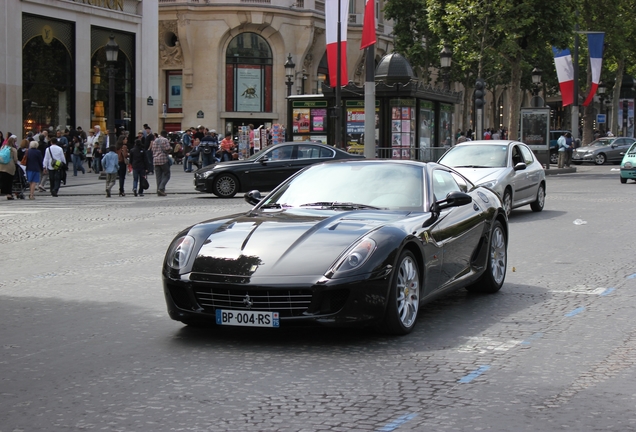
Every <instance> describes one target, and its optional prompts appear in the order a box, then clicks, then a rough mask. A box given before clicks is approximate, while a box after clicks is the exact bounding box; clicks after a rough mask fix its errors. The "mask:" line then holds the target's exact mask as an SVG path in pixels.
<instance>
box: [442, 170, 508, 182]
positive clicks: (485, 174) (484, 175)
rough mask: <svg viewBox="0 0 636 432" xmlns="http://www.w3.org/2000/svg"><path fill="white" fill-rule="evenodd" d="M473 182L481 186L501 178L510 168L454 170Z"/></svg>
mask: <svg viewBox="0 0 636 432" xmlns="http://www.w3.org/2000/svg"><path fill="white" fill-rule="evenodd" d="M454 169H455V171H457V172H458V173H460V174H461V175H463V176H464V177H466V178H467V179H468V180H470V181H471V182H473V183H475V184H476V185H479V184H481V183H486V182H489V181H494V180H496V179H498V178H500V177H501V176H502V175H503V174H504V173H505V172H506V170H507V169H508V168H502V167H499V168H454Z"/></svg>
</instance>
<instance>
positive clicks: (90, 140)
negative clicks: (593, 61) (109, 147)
mask: <svg viewBox="0 0 636 432" xmlns="http://www.w3.org/2000/svg"><path fill="white" fill-rule="evenodd" d="M94 143H95V131H93V130H92V129H91V130H90V131H88V136H87V137H86V163H87V165H88V172H93V171H92V167H93V146H94Z"/></svg>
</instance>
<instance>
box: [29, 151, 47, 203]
mask: <svg viewBox="0 0 636 432" xmlns="http://www.w3.org/2000/svg"><path fill="white" fill-rule="evenodd" d="M42 162H44V158H43V157H42V153H40V150H38V143H37V142H36V141H31V142H30V143H29V149H28V150H27V152H26V177H27V181H28V182H29V199H30V200H32V199H35V188H36V186H37V185H38V183H39V182H40V174H41V172H42Z"/></svg>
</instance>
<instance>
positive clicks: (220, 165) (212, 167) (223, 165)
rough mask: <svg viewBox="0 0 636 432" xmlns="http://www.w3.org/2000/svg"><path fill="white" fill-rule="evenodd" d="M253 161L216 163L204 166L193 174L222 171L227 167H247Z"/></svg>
mask: <svg viewBox="0 0 636 432" xmlns="http://www.w3.org/2000/svg"><path fill="white" fill-rule="evenodd" d="M253 164H254V161H253V160H250V161H248V160H233V161H227V162H217V163H215V164H212V165H208V166H205V167H203V168H200V169H198V170H196V171H195V172H194V174H201V173H204V172H207V171H212V170H218V169H222V168H228V167H240V166H248V165H253Z"/></svg>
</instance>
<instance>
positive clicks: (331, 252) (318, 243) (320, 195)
mask: <svg viewBox="0 0 636 432" xmlns="http://www.w3.org/2000/svg"><path fill="white" fill-rule="evenodd" d="M245 199H246V201H247V202H248V203H250V204H253V205H255V207H254V208H252V209H251V210H249V211H248V212H246V213H244V214H238V215H232V216H222V217H217V218H215V219H212V220H208V221H205V222H201V223H199V224H196V225H194V226H191V227H189V228H186V229H184V230H183V231H181V232H180V233H179V234H177V236H176V237H175V238H174V240H173V241H172V243H171V244H170V246H169V248H168V251H167V253H166V256H165V260H164V263H163V271H162V278H163V289H164V295H165V300H166V304H167V308H168V314H169V315H170V317H171V318H172V319H174V320H177V321H181V322H183V323H185V324H187V325H192V326H206V325H213V326H214V325H220V326H226V325H229V326H252V327H286V326H291V325H295V324H320V325H326V326H345V325H356V326H366V325H370V326H377V327H378V328H380V329H381V330H382V331H384V332H387V333H391V334H398V335H399V334H406V333H409V332H410V331H411V330H412V329H413V327H414V326H415V324H416V321H417V318H418V315H419V311H420V308H421V306H422V305H423V304H424V303H425V302H428V301H431V300H433V299H435V298H436V297H438V296H440V295H442V294H444V293H448V292H450V291H452V290H455V289H459V288H462V287H465V288H466V289H468V290H469V291H471V292H477V293H495V292H497V291H499V289H500V288H501V287H502V285H503V283H504V279H505V276H506V265H507V247H508V219H507V217H506V214H505V211H504V209H503V207H502V205H501V200H500V199H499V198H498V197H497V195H496V194H495V193H494V192H493V191H491V190H490V189H487V188H484V187H479V186H474V185H473V184H472V183H471V182H470V181H468V180H467V179H465V178H464V177H462V176H461V175H460V174H458V173H457V172H456V171H454V170H452V169H451V168H448V167H446V166H443V165H439V164H436V163H424V162H419V161H410V160H404V161H400V160H377V159H376V160H365V159H357V160H342V161H333V162H326V163H321V164H315V165H311V166H309V167H307V168H305V169H304V170H303V171H301V172H299V173H297V174H296V175H294V176H293V177H291V178H289V179H287V180H286V181H285V182H283V183H282V184H281V185H279V186H278V187H277V188H275V189H274V190H273V191H272V192H271V193H270V194H269V195H267V196H266V197H264V198H261V194H260V192H258V191H250V192H249V193H247V194H245Z"/></svg>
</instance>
